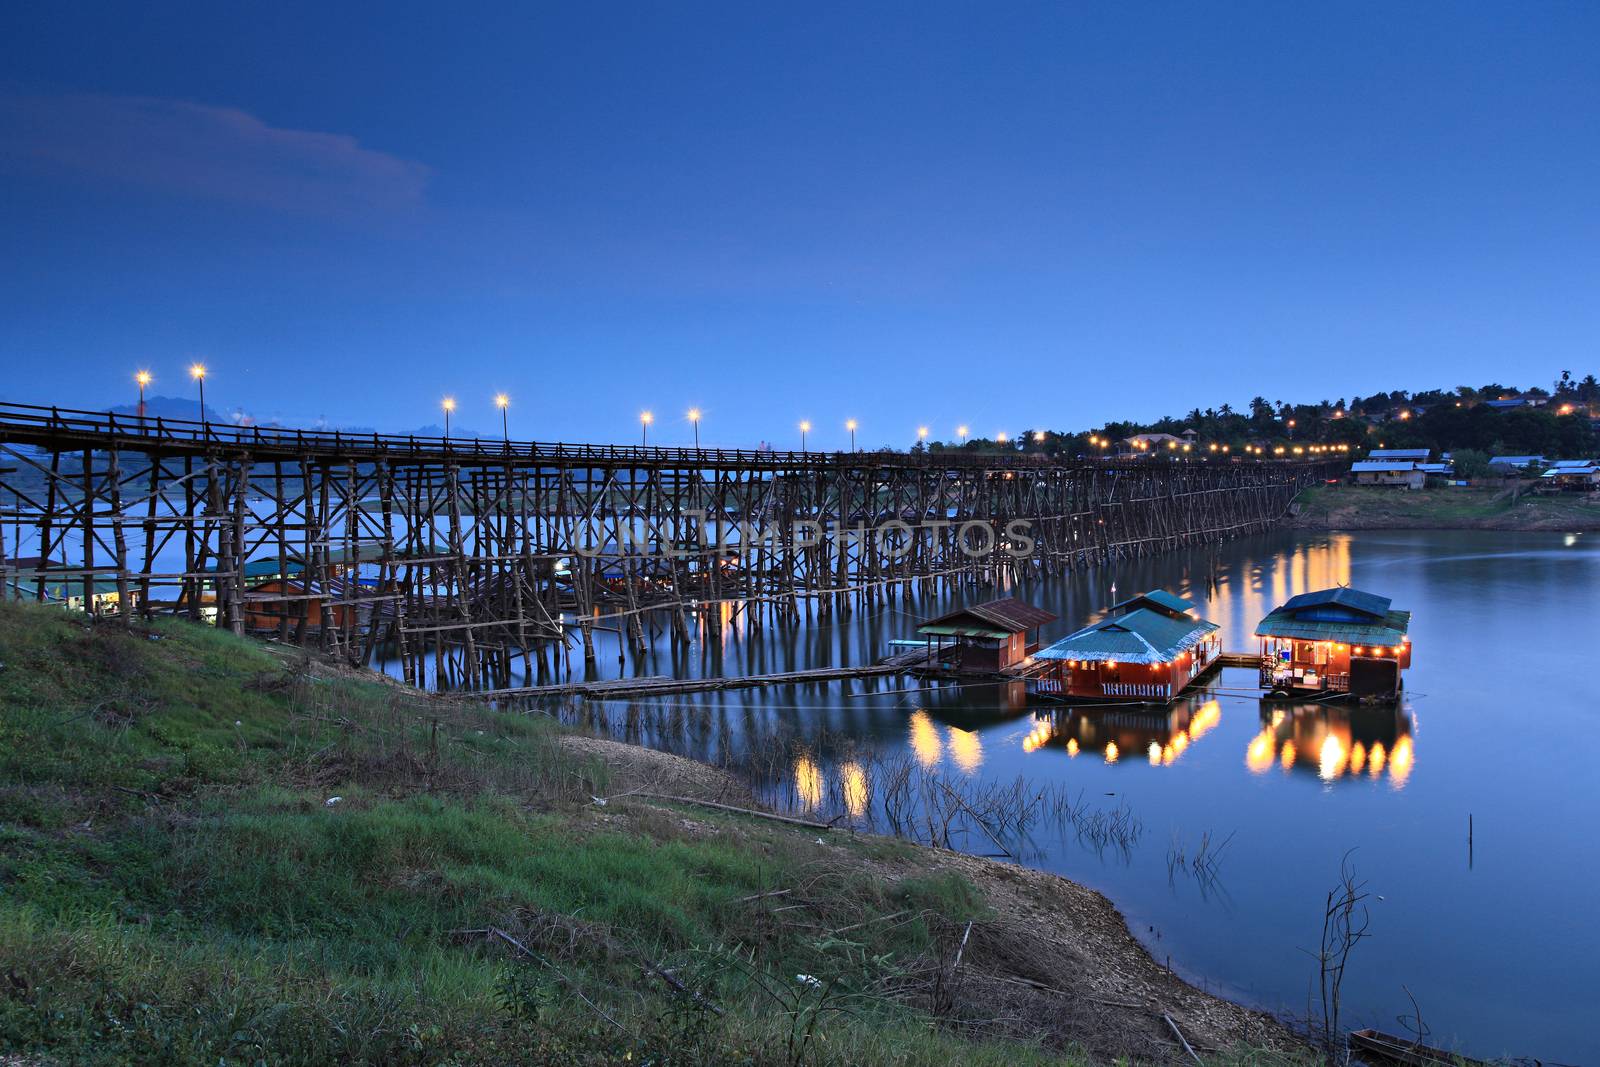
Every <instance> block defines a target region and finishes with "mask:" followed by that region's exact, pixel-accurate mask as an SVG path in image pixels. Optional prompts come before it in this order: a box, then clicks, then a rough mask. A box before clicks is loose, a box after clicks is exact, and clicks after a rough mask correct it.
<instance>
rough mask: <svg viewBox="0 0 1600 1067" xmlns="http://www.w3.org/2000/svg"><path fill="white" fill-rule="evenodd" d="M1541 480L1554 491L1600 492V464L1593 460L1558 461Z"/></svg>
mask: <svg viewBox="0 0 1600 1067" xmlns="http://www.w3.org/2000/svg"><path fill="white" fill-rule="evenodd" d="M1539 480H1540V481H1541V482H1542V483H1544V484H1545V485H1547V486H1549V487H1550V488H1551V489H1553V490H1558V491H1562V492H1569V493H1592V492H1595V491H1597V490H1600V462H1597V461H1595V460H1592V459H1562V460H1557V461H1556V462H1555V464H1554V465H1552V466H1551V468H1550V469H1549V470H1547V471H1545V472H1544V474H1542V475H1541V476H1540V479H1539Z"/></svg>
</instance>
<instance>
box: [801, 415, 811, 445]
mask: <svg viewBox="0 0 1600 1067" xmlns="http://www.w3.org/2000/svg"><path fill="white" fill-rule="evenodd" d="M810 432H811V420H810V419H801V420H800V451H802V452H804V451H805V450H806V434H808V433H810Z"/></svg>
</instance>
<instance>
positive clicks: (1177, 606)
mask: <svg viewBox="0 0 1600 1067" xmlns="http://www.w3.org/2000/svg"><path fill="white" fill-rule="evenodd" d="M1140 601H1149V602H1150V603H1152V604H1154V605H1156V606H1157V607H1161V608H1165V609H1167V610H1168V611H1174V612H1177V613H1178V614H1179V615H1187V614H1189V613H1190V612H1191V611H1193V610H1194V609H1195V603H1194V601H1192V600H1185V599H1183V597H1181V596H1178V595H1177V594H1176V593H1169V592H1167V591H1166V590H1165V589H1151V590H1150V591H1149V592H1145V593H1140V594H1139V595H1138V596H1133V597H1129V598H1128V599H1127V600H1124V601H1123V602H1122V603H1120V604H1113V605H1111V610H1112V611H1120V610H1121V609H1123V608H1125V607H1128V606H1129V605H1132V604H1137V603H1139V602H1140Z"/></svg>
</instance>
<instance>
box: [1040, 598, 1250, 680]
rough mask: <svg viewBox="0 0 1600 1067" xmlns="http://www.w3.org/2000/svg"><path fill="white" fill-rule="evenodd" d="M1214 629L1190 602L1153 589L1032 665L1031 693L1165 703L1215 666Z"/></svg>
mask: <svg viewBox="0 0 1600 1067" xmlns="http://www.w3.org/2000/svg"><path fill="white" fill-rule="evenodd" d="M1217 630H1218V627H1217V625H1216V623H1213V622H1208V621H1206V620H1205V619H1201V618H1199V617H1198V616H1197V615H1196V614H1195V604H1194V602H1193V601H1189V600H1185V599H1184V598H1183V597H1180V596H1174V595H1173V594H1171V593H1168V592H1166V591H1165V590H1161V589H1153V590H1151V591H1149V592H1147V593H1141V594H1139V595H1138V596H1136V597H1132V598H1130V599H1128V600H1124V601H1122V602H1121V603H1120V604H1116V605H1113V606H1112V608H1111V609H1110V610H1109V611H1108V612H1107V613H1106V616H1105V618H1103V619H1101V620H1100V621H1099V622H1096V623H1093V624H1091V625H1089V626H1085V627H1084V628H1083V629H1081V630H1079V631H1077V632H1076V633H1072V634H1068V635H1067V636H1066V637H1063V638H1062V639H1061V640H1059V641H1057V642H1055V643H1054V644H1053V645H1051V646H1050V647H1049V648H1045V649H1042V650H1041V651H1040V652H1039V653H1038V654H1037V655H1035V656H1034V659H1035V660H1036V661H1039V662H1045V663H1046V666H1045V668H1044V669H1043V670H1041V671H1039V672H1038V673H1037V674H1036V675H1035V676H1034V685H1033V688H1034V691H1035V692H1037V693H1039V694H1041V695H1043V696H1051V697H1060V698H1062V699H1074V700H1088V701H1113V702H1137V703H1155V704H1166V703H1169V702H1171V701H1172V700H1174V699H1176V698H1177V697H1178V695H1179V694H1181V693H1182V692H1183V690H1184V689H1186V688H1188V687H1189V686H1190V685H1191V684H1193V682H1194V681H1195V680H1196V679H1197V678H1199V677H1200V676H1201V675H1202V674H1204V673H1205V672H1206V671H1208V670H1210V669H1211V667H1212V666H1214V665H1215V663H1216V659H1217V655H1218V653H1219V651H1220V639H1219V638H1218V636H1217Z"/></svg>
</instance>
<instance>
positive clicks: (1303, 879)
mask: <svg viewBox="0 0 1600 1067" xmlns="http://www.w3.org/2000/svg"><path fill="white" fill-rule="evenodd" d="M1336 583H1346V584H1351V585H1354V586H1356V587H1358V588H1361V589H1365V590H1369V591H1371V592H1375V593H1380V594H1382V595H1384V596H1388V597H1391V598H1392V599H1393V600H1394V605H1395V607H1397V608H1405V609H1409V610H1411V611H1412V612H1413V615H1412V629H1411V635H1412V642H1413V650H1414V661H1413V666H1412V668H1411V670H1410V671H1409V672H1408V673H1407V678H1406V692H1405V699H1404V701H1403V703H1402V705H1401V706H1400V707H1399V708H1398V709H1393V708H1390V709H1373V708H1366V709H1361V708H1355V709H1346V708H1340V707H1338V706H1333V705H1315V704H1313V705H1306V706H1299V707H1288V708H1286V707H1284V706H1283V705H1274V706H1266V705H1263V704H1262V703H1261V701H1260V699H1259V694H1258V693H1257V692H1256V678H1255V674H1254V672H1253V671H1250V670H1243V669H1233V668H1229V669H1225V670H1223V671H1222V672H1221V673H1220V675H1218V676H1215V677H1214V678H1213V679H1212V680H1211V682H1210V683H1209V685H1208V686H1207V688H1206V689H1204V690H1203V691H1201V692H1199V693H1197V694H1195V695H1194V696H1193V697H1192V698H1190V699H1188V700H1186V701H1185V702H1183V703H1182V704H1180V705H1179V706H1177V707H1176V708H1174V709H1172V710H1171V711H1164V712H1152V713H1134V712H1129V711H1126V710H1120V711H1119V710H1100V711H1096V710H1090V709H1071V710H1066V709H1058V710H1055V711H1051V710H1050V709H1049V708H1048V707H1047V706H1045V705H1038V704H1030V703H1029V701H1028V700H1027V699H1025V698H1024V697H1023V696H1022V695H1021V694H1019V693H1018V692H1016V691H1015V689H1014V688H1008V687H1001V686H996V685H992V684H986V685H973V686H964V687H954V686H944V687H938V688H933V689H929V688H926V686H927V683H925V682H920V681H917V680H913V679H903V680H894V681H882V680H874V681H869V682H863V681H854V682H848V683H832V684H826V685H809V686H806V687H803V688H802V687H787V688H772V689H760V690H745V691H736V692H727V693H718V694H695V695H683V696H675V697H661V698H655V699H650V700H642V701H630V702H614V703H607V704H604V705H600V706H598V707H597V706H596V705H594V704H592V703H589V704H585V705H580V706H579V710H578V711H576V712H575V711H573V710H570V709H569V710H567V711H566V712H565V713H566V714H569V715H571V714H581V715H583V716H584V717H585V719H586V721H588V722H589V725H590V726H591V727H592V728H595V729H597V730H600V731H601V732H606V733H610V734H613V735H615V736H619V737H625V738H627V739H630V740H634V741H639V742H642V743H646V744H652V745H656V746H658V747H661V748H664V749H668V750H671V751H677V752H680V753H683V754H686V755H690V756H694V757H696V758H700V759H706V760H709V761H712V762H726V761H740V760H743V761H744V762H747V763H753V764H755V765H759V766H762V767H765V768H766V769H767V776H766V780H765V782H764V785H765V788H766V790H767V792H768V794H769V797H770V798H771V799H774V800H777V801H780V802H785V803H788V804H789V805H791V806H796V807H801V808H804V807H807V806H811V807H816V808H818V809H826V808H828V807H830V806H838V805H841V804H842V805H843V806H844V807H847V808H853V809H855V810H856V811H857V813H858V814H859V813H860V812H861V809H862V808H863V807H870V801H863V800H862V799H861V796H862V794H863V793H864V790H863V780H864V779H865V778H868V777H870V775H871V774H872V773H873V772H871V771H870V770H864V769H863V768H867V767H870V766H872V765H873V761H886V760H887V761H893V760H896V759H899V760H901V761H903V762H905V763H910V762H911V761H915V763H916V765H917V766H918V767H921V768H923V769H925V770H928V771H932V772H938V773H942V774H945V775H949V776H953V777H954V778H956V779H960V780H962V781H963V782H965V783H966V784H967V785H968V786H970V787H972V788H980V787H981V786H982V785H983V784H984V783H1009V782H1013V781H1015V780H1016V779H1017V778H1018V777H1019V776H1021V777H1022V778H1023V779H1024V780H1025V782H1026V783H1028V784H1029V785H1030V786H1035V787H1041V788H1042V787H1049V788H1052V789H1055V790H1057V791H1058V792H1064V793H1070V794H1072V795H1075V796H1076V797H1078V798H1079V799H1078V801H1077V802H1078V803H1079V804H1081V805H1086V806H1087V807H1089V808H1095V809H1097V810H1103V811H1105V812H1107V813H1115V812H1120V813H1122V814H1121V816H1120V817H1121V818H1123V819H1127V820H1131V821H1132V822H1133V823H1134V824H1136V831H1135V833H1134V834H1133V835H1127V834H1124V835H1123V836H1122V838H1121V839H1120V841H1119V842H1118V843H1113V844H1111V845H1109V846H1108V845H1107V843H1106V841H1105V839H1104V837H1103V836H1101V837H1096V836H1094V835H1089V836H1086V835H1085V834H1083V833H1082V832H1081V826H1080V832H1071V831H1070V829H1068V828H1058V829H1057V830H1056V831H1051V832H1046V831H1044V830H1042V829H1041V830H1038V831H1037V832H1034V833H1032V834H1031V835H1029V839H1028V846H1029V847H1028V850H1027V853H1026V861H1027V862H1029V863H1031V864H1033V865H1036V866H1039V867H1042V868H1044V869H1046V870H1050V871H1054V872H1057V873H1059V874H1063V875H1066V876H1067V877H1070V878H1073V879H1075V880H1077V881H1079V882H1082V883H1084V884H1087V885H1090V886H1093V887H1094V888H1096V889H1099V890H1101V891H1103V892H1104V893H1106V894H1107V895H1108V896H1109V897H1110V898H1111V899H1112V900H1113V901H1114V902H1115V903H1116V904H1117V905H1118V906H1119V907H1120V908H1121V909H1122V911H1123V913H1124V914H1125V915H1126V917H1127V919H1128V923H1129V927H1130V929H1131V930H1132V931H1133V932H1134V934H1135V935H1136V936H1138V937H1139V938H1140V939H1141V940H1142V941H1144V942H1145V944H1146V945H1147V946H1149V948H1150V950H1151V952H1152V953H1153V954H1154V955H1155V956H1156V958H1157V959H1158V960H1161V961H1163V962H1166V961H1169V960H1170V963H1171V965H1172V966H1173V967H1174V968H1175V969H1177V970H1178V971H1179V972H1180V973H1182V974H1184V975H1185V976H1186V977H1188V978H1189V979H1190V980H1191V981H1194V982H1195V983H1196V984H1200V985H1204V986H1205V987H1207V988H1210V989H1211V990H1213V991H1217V992H1221V993H1223V994H1225V995H1230V996H1232V997H1234V998H1236V999H1240V1000H1243V1001H1246V1002H1248V1003H1252V1004H1255V1005H1258V1006H1261V1007H1264V1008H1267V1009H1270V1010H1274V1011H1278V1012H1283V1013H1286V1014H1291V1015H1299V1016H1304V1015H1305V1013H1306V1011H1307V1006H1308V997H1309V996H1311V995H1312V994H1313V993H1314V992H1315V985H1316V975H1317V965H1316V963H1315V961H1314V960H1313V959H1312V958H1311V956H1310V955H1308V953H1309V952H1310V951H1313V950H1315V949H1316V948H1317V945H1318V942H1319V939H1320V933H1321V919H1322V912H1323V906H1324V900H1325V895H1326V894H1327V892H1328V891H1329V890H1330V889H1332V888H1334V886H1335V885H1336V883H1337V882H1338V879H1339V872H1340V866H1341V861H1342V860H1343V859H1344V858H1345V857H1348V862H1349V863H1350V864H1351V865H1352V866H1353V868H1354V869H1355V871H1356V874H1357V876H1358V877H1359V878H1360V879H1361V880H1363V881H1364V882H1366V883H1367V890H1368V892H1369V893H1370V896H1369V897H1368V899H1367V906H1368V909H1369V912H1370V920H1371V923H1370V937H1368V938H1367V939H1366V940H1364V941H1363V942H1362V943H1361V944H1360V945H1359V946H1358V947H1357V948H1356V949H1355V950H1354V953H1353V954H1352V956H1351V959H1350V964H1349V968H1348V972H1347V977H1346V979H1345V988H1344V998H1343V999H1344V1012H1345V1021H1346V1022H1347V1024H1349V1025H1352V1026H1358V1025H1373V1026H1378V1027H1381V1028H1383V1029H1386V1030H1390V1031H1394V1032H1401V1033H1404V1032H1405V1031H1406V1026H1405V1025H1404V1024H1403V1023H1401V1022H1399V1021H1397V1016H1400V1015H1410V1014H1411V1012H1412V1007H1411V1000H1410V999H1409V997H1408V993H1407V990H1409V994H1410V996H1414V997H1415V1000H1416V1003H1417V1005H1418V1006H1419V1007H1420V1010H1421V1015H1422V1019H1423V1021H1424V1023H1425V1024H1426V1027H1427V1028H1428V1031H1429V1035H1430V1036H1429V1041H1430V1042H1431V1043H1433V1044H1442V1045H1446V1046H1454V1047H1457V1048H1458V1049H1460V1050H1462V1051H1464V1052H1468V1053H1472V1054H1475V1055H1481V1056H1497V1055H1501V1054H1511V1055H1526V1056H1539V1057H1542V1058H1544V1059H1545V1060H1546V1061H1547V1062H1548V1061H1550V1060H1555V1061H1562V1062H1566V1063H1585V1062H1595V1061H1597V1060H1600V1030H1597V1028H1595V1027H1594V1026H1593V1025H1592V1007H1593V1005H1594V1004H1595V1003H1596V1002H1597V1001H1600V965H1597V962H1596V958H1595V957H1596V950H1597V949H1600V935H1597V933H1596V927H1595V923H1594V919H1593V915H1592V913H1591V912H1590V911H1589V905H1590V904H1591V902H1592V901H1593V899H1594V896H1595V887H1596V886H1597V885H1600V847H1597V845H1596V843H1595V837H1594V826H1595V822H1596V816H1597V815H1600V799H1597V794H1596V784H1597V782H1596V775H1595V756H1594V744H1595V741H1596V738H1597V737H1600V702H1597V700H1596V698H1595V694H1594V685H1595V670H1596V667H1597V666H1600V655H1597V654H1600V602H1597V596H1596V593H1597V591H1600V536H1593V535H1591V536H1587V537H1585V536H1581V535H1563V534H1545V533H1538V534H1534V533H1528V534H1516V533H1491V532H1479V531H1472V532H1436V531H1405V532H1364V533H1358V534H1338V533H1335V534H1317V533H1304V532H1283V533H1278V534H1272V535H1268V536H1263V537H1259V538H1252V539H1248V540H1242V541H1237V542H1233V543H1231V544H1228V545H1224V546H1221V547H1218V548H1207V549H1202V550H1196V551H1194V552H1188V553H1174V554H1169V555H1166V556H1163V557H1160V558H1157V559H1152V560H1144V561H1140V562H1138V563H1135V564H1121V565H1118V566H1116V567H1114V568H1109V567H1108V568H1101V569H1098V570H1092V571H1088V572H1085V573H1081V574H1076V575H1072V576H1069V577H1065V578H1061V579H1055V580H1051V581H1049V582H1041V583H1035V584H1033V585H1030V586H1027V587H1023V588H1019V589H1014V590H1007V591H1006V592H1013V593H1016V594H1017V595H1020V596H1022V597H1023V598H1024V599H1027V600H1029V601H1031V602H1033V603H1036V604H1039V605H1040V606H1043V607H1045V608H1047V609H1048V610H1050V611H1053V612H1055V613H1056V614H1058V615H1059V616H1060V620H1059V621H1058V622H1057V623H1055V624H1053V625H1052V626H1050V627H1047V628H1046V630H1045V631H1044V640H1045V641H1047V642H1048V641H1050V640H1053V639H1054V638H1056V637H1059V636H1061V635H1063V634H1065V633H1068V632H1070V631H1071V630H1073V629H1076V628H1078V627H1079V626H1082V625H1083V624H1084V623H1086V622H1087V621H1089V620H1090V619H1091V618H1092V617H1094V616H1095V614H1096V613H1097V612H1098V611H1100V610H1101V609H1103V608H1104V607H1106V606H1108V605H1109V604H1111V603H1112V602H1113V600H1114V599H1115V598H1119V597H1125V596H1127V595H1129V594H1132V593H1135V592H1138V591H1141V590H1143V589H1146V588H1153V587H1161V588H1165V589H1169V590H1172V591H1174V592H1177V593H1179V594H1181V595H1183V596H1186V597H1188V598H1190V599H1192V600H1195V601H1197V602H1199V603H1200V604H1201V609H1200V610H1201V613H1202V614H1204V615H1205V616H1206V617H1208V618H1210V619H1212V620H1213V621H1215V622H1217V623H1219V624H1220V625H1221V626H1222V627H1223V647H1224V648H1226V649H1229V650H1238V651H1244V650H1248V649H1251V648H1253V647H1254V641H1253V639H1252V638H1251V637H1250V634H1251V631H1252V630H1253V628H1254V626H1255V623H1256V622H1257V620H1259V619H1260V618H1261V616H1263V615H1264V614H1266V612H1267V611H1269V610H1270V609H1271V608H1272V607H1274V606H1275V605H1277V604H1280V603H1282V602H1283V601H1284V600H1285V599H1287V598H1288V597H1290V596H1292V595H1294V594H1296V593H1300V592H1305V591H1307V590H1311V589H1318V588H1325V587H1327V586H1331V585H1334V584H1336ZM996 593H997V591H996V590H992V589H981V588H974V589H970V590H963V591H962V592H961V593H959V594H956V595H949V596H941V597H939V598H937V599H929V600H924V601H922V602H914V603H911V604H906V603H902V602H900V601H899V600H896V601H895V603H894V604H893V606H892V607H885V606H882V605H879V606H876V607H871V608H866V609H857V610H855V611H853V612H851V613H850V614H848V615H846V616H836V617H834V618H832V619H830V620H827V621H825V622H809V623H805V624H801V625H799V626H795V627H786V628H781V629H780V628H776V627H772V626H768V627H766V628H764V629H757V630H755V631H754V632H752V631H751V630H749V629H748V628H747V626H746V625H745V624H744V621H743V620H742V619H741V618H740V617H739V616H738V615H737V613H733V612H729V613H728V614H727V616H726V617H725V621H724V623H723V625H722V626H721V627H720V628H712V629H711V630H710V632H708V633H706V634H704V635H702V637H701V639H700V640H698V641H697V642H696V644H695V647H694V648H693V649H691V650H690V651H689V652H688V653H682V652H680V653H678V654H676V655H675V654H674V653H673V652H672V651H671V649H670V648H669V647H668V645H667V643H666V642H665V640H663V641H662V642H660V643H659V644H658V645H657V646H655V647H654V648H653V649H652V651H651V653H650V654H649V656H647V657H646V658H645V659H644V661H642V662H639V663H634V662H633V661H632V659H631V657H630V661H629V663H628V664H627V665H626V667H624V668H621V669H623V670H626V671H627V672H628V673H640V674H678V675H686V674H709V673H726V674H738V673H766V672H771V671H778V670H789V669H801V668H806V667H815V666H821V665H825V664H831V663H863V662H869V661H870V660H871V659H873V658H875V657H877V656H881V655H882V654H884V653H885V652H887V651H889V650H890V648H891V646H890V644H889V642H890V641H892V640H895V639H906V638H911V637H913V636H914V630H915V625H916V621H917V619H918V618H921V617H926V616H928V615H932V614H936V613H938V612H939V611H942V610H946V609H947V608H948V607H950V606H953V605H955V604H959V603H963V602H973V601H977V600H980V599H984V598H986V597H988V596H992V595H996ZM606 660H607V656H606V654H605V651H604V650H603V652H602V665H603V666H609V667H610V671H609V672H608V673H615V672H616V671H617V670H618V669H619V668H618V665H617V663H616V655H615V651H614V650H612V651H610V655H609V660H610V662H609V664H608V663H606ZM775 754H777V755H775ZM1469 820H1470V833H1471V836H1470V839H1469ZM1130 836H1131V839H1130ZM1208 836H1209V839H1210V842H1211V844H1210V850H1211V852H1212V853H1213V854H1215V855H1216V857H1217V858H1216V860H1215V866H1214V867H1212V868H1210V870H1209V872H1208V873H1205V874H1196V873H1195V872H1194V871H1193V870H1192V869H1187V868H1184V867H1181V866H1178V865H1176V863H1175V861H1176V859H1177V857H1178V856H1179V855H1180V854H1181V855H1182V856H1184V857H1188V858H1190V859H1192V858H1193V856H1194V854H1195V853H1196V851H1197V850H1198V849H1199V848H1200V846H1201V843H1202V841H1203V840H1204V839H1205V838H1206V837H1208ZM1222 842H1226V844H1225V845H1223V844H1222ZM962 844H964V845H965V846H968V847H971V849H972V850H973V851H976V852H985V851H992V850H993V847H992V845H991V844H990V842H988V841H986V840H983V839H982V838H976V839H973V838H971V837H970V836H969V837H968V838H964V839H963V842H962ZM1219 848H1220V852H1217V850H1218V849H1219Z"/></svg>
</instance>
